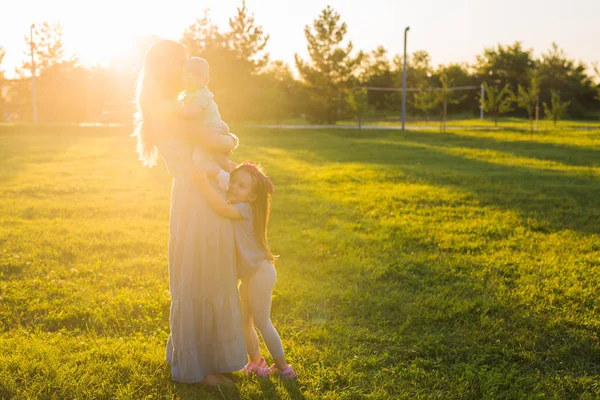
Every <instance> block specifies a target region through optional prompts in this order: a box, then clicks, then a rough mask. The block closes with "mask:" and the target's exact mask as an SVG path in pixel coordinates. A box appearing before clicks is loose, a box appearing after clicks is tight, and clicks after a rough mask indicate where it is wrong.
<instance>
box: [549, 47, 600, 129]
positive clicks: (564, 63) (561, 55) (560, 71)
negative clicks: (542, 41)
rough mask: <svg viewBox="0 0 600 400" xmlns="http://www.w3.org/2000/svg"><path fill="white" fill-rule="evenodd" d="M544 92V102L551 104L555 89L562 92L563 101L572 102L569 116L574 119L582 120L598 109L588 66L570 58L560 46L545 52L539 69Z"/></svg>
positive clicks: (568, 110)
mask: <svg viewBox="0 0 600 400" xmlns="http://www.w3.org/2000/svg"><path fill="white" fill-rule="evenodd" d="M538 71H539V75H540V79H541V83H542V84H543V86H544V91H542V92H541V96H540V97H541V100H542V101H546V102H548V101H551V100H552V99H551V98H552V90H555V91H558V92H560V96H561V98H562V99H564V100H567V101H569V107H568V108H567V110H566V113H567V114H568V115H570V116H571V117H575V118H582V117H585V115H586V114H587V113H588V112H589V111H595V110H596V109H597V107H598V103H597V100H596V99H595V97H596V95H597V91H596V85H595V84H594V81H593V80H592V77H591V76H589V75H588V72H587V71H588V70H587V67H586V65H584V64H583V63H581V62H576V61H575V60H572V59H570V58H569V57H567V55H566V54H565V52H564V50H563V49H561V48H560V47H559V46H558V45H557V44H556V43H552V47H551V48H550V49H549V50H548V51H546V52H545V53H542V57H541V60H540V61H539V67H538Z"/></svg>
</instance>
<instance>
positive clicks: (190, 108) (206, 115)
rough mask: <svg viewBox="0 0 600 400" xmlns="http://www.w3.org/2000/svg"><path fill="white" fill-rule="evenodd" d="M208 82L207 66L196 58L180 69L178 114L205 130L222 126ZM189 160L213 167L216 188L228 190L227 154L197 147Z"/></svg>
mask: <svg viewBox="0 0 600 400" xmlns="http://www.w3.org/2000/svg"><path fill="white" fill-rule="evenodd" d="M209 80H210V75H209V66H208V62H206V60H204V59H202V58H199V57H192V58H190V59H189V60H188V62H187V64H186V65H185V68H184V83H185V91H184V92H183V93H181V95H180V100H181V101H182V102H183V108H182V114H183V115H184V116H185V117H187V118H193V119H198V121H199V122H200V123H201V124H202V125H204V126H208V127H210V125H214V124H220V123H221V122H222V121H221V114H219V107H218V106H217V103H215V102H214V100H213V97H214V95H213V94H212V93H211V92H210V90H208V87H207V85H208V82H209ZM228 135H231V136H233V137H234V138H235V139H236V142H237V137H236V136H235V135H234V134H232V133H228ZM192 160H193V162H194V165H196V166H197V167H199V168H202V169H205V170H210V169H213V170H214V167H215V166H214V164H216V166H218V170H219V172H218V174H217V176H216V180H217V184H218V186H219V188H220V189H221V190H224V191H227V190H228V189H229V173H230V172H231V169H232V168H231V163H230V162H229V158H228V154H208V153H207V152H206V151H205V150H204V149H203V148H202V147H201V146H198V145H197V146H196V147H195V148H194V154H193V156H192ZM211 164H213V165H211Z"/></svg>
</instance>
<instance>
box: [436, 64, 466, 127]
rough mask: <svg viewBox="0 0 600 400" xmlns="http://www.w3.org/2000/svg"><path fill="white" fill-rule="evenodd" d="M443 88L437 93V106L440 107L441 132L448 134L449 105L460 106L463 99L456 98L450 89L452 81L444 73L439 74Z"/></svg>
mask: <svg viewBox="0 0 600 400" xmlns="http://www.w3.org/2000/svg"><path fill="white" fill-rule="evenodd" d="M439 79H440V84H441V85H442V87H441V88H439V89H437V90H436V91H435V104H436V105H437V106H439V107H440V117H441V118H440V132H442V133H445V132H446V115H447V113H448V104H458V103H459V102H460V100H461V99H457V98H455V97H454V96H455V92H454V91H453V90H452V89H451V88H450V84H451V81H450V79H448V75H446V73H445V72H444V71H442V72H440V74H439Z"/></svg>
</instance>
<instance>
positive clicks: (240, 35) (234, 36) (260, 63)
mask: <svg viewBox="0 0 600 400" xmlns="http://www.w3.org/2000/svg"><path fill="white" fill-rule="evenodd" d="M226 37H227V39H228V40H229V46H230V48H231V49H232V50H233V51H235V52H236V54H237V56H238V58H239V59H240V60H243V61H244V62H247V63H248V66H249V69H250V71H249V72H251V73H256V72H258V71H260V70H261V69H263V68H264V67H265V66H266V65H267V64H268V62H269V54H268V53H266V52H265V51H264V50H265V47H266V46H267V43H268V42H269V35H267V34H265V33H264V31H263V28H262V26H257V25H256V23H255V20H254V14H250V13H249V11H248V9H247V8H246V0H242V5H241V6H240V7H238V8H237V14H236V15H235V16H234V17H233V18H230V19H229V32H228V33H227V35H226Z"/></svg>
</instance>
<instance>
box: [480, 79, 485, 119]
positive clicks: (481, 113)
mask: <svg viewBox="0 0 600 400" xmlns="http://www.w3.org/2000/svg"><path fill="white" fill-rule="evenodd" d="M484 99H485V89H484V88H483V83H482V84H481V106H479V119H480V120H482V121H483V100H484Z"/></svg>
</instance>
